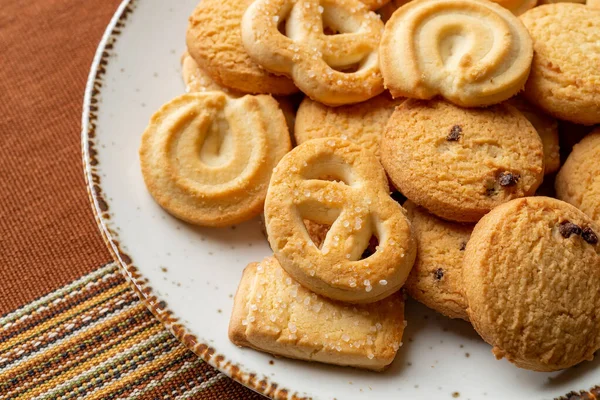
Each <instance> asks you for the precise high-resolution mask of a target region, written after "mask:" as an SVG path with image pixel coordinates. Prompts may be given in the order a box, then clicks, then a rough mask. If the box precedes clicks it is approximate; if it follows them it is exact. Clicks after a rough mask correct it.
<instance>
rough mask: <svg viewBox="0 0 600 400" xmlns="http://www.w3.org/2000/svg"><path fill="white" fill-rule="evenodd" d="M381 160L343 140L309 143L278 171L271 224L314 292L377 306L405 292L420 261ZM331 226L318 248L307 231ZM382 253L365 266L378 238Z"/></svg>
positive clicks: (273, 239)
mask: <svg viewBox="0 0 600 400" xmlns="http://www.w3.org/2000/svg"><path fill="white" fill-rule="evenodd" d="M388 193H389V192H388V182H387V178H386V176H385V172H384V170H383V168H382V167H381V165H380V164H379V162H378V161H377V158H376V157H375V155H374V154H373V153H371V152H369V151H367V150H364V149H362V148H361V147H360V146H358V145H356V144H353V143H351V142H350V141H347V140H343V139H339V138H327V139H314V140H309V141H308V142H305V143H303V144H301V145H300V146H298V147H296V148H295V149H294V150H292V151H291V152H290V153H288V154H287V155H286V156H285V157H284V158H283V159H282V160H281V162H280V163H279V165H278V166H277V170H276V171H274V173H273V177H272V178H271V183H270V184H269V190H268V193H267V200H266V202H265V222H266V228H267V234H268V237H269V243H270V244H271V248H272V249H273V251H274V252H275V256H276V257H277V259H278V260H279V262H280V263H281V265H282V266H283V268H284V269H285V270H286V271H287V272H288V273H289V274H290V275H291V276H292V277H293V278H294V279H296V280H297V281H298V282H299V283H301V284H302V285H303V286H305V287H307V288H309V289H310V290H312V291H313V292H315V293H317V294H320V295H322V296H326V297H329V298H332V299H334V300H341V301H347V302H352V303H370V302H374V301H377V300H380V299H382V298H384V297H387V296H389V295H390V294H392V293H394V292H395V291H397V290H398V289H399V288H400V287H401V286H402V285H403V284H404V281H405V280H406V277H407V276H408V273H409V272H410V269H411V267H412V265H413V262H414V259H415V253H416V248H415V243H414V239H413V237H412V234H411V230H410V223H409V222H408V220H407V219H406V216H405V214H404V213H405V212H404V210H403V209H402V207H401V206H400V205H399V204H398V203H396V202H395V201H394V200H392V198H391V197H390V196H389V194H388ZM303 219H308V220H311V221H314V222H317V223H320V224H327V225H331V228H330V229H329V231H328V232H327V235H326V237H325V241H324V242H323V245H322V246H321V248H318V247H317V246H316V245H315V244H314V243H313V242H312V241H311V240H310V237H309V234H308V233H307V230H306V228H305V227H304V225H303V224H302V220H303ZM373 236H374V237H376V238H377V240H378V242H379V243H378V246H377V248H376V251H375V252H374V253H373V254H372V255H370V256H368V257H367V258H364V259H361V257H362V255H363V252H364V250H365V249H367V247H368V246H369V242H370V241H371V238H372V237H373Z"/></svg>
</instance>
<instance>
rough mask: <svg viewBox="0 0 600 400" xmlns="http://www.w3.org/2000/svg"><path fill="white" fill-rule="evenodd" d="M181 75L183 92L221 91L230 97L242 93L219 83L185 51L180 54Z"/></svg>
mask: <svg viewBox="0 0 600 400" xmlns="http://www.w3.org/2000/svg"><path fill="white" fill-rule="evenodd" d="M181 77H182V78H183V83H184V84H185V92H186V93H191V92H211V91H215V90H216V91H221V92H225V93H227V94H228V95H229V96H232V97H241V96H243V95H244V93H241V92H237V91H235V90H232V89H229V88H227V87H225V86H221V85H219V84H218V83H217V82H215V81H214V80H213V79H212V78H211V77H210V75H208V74H207V73H206V71H204V70H203V69H202V68H200V67H199V66H198V63H197V62H196V61H195V60H194V59H193V58H192V56H190V53H188V52H187V51H185V52H184V53H183V55H182V56H181Z"/></svg>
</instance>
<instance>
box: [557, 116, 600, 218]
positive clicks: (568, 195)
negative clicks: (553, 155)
mask: <svg viewBox="0 0 600 400" xmlns="http://www.w3.org/2000/svg"><path fill="white" fill-rule="evenodd" d="M555 185H556V195H557V197H558V198H559V199H561V200H564V201H566V202H568V203H571V204H573V205H574V206H575V207H577V208H579V209H580V210H581V211H583V212H584V213H586V214H587V215H589V216H590V217H591V218H592V219H593V220H595V221H596V222H597V223H598V224H600V128H596V129H595V130H594V131H592V133H590V134H589V135H588V136H586V137H585V138H583V140H582V141H581V142H579V143H578V144H576V145H575V147H573V151H572V152H571V154H570V155H569V158H567V161H566V162H565V165H563V167H562V168H561V170H560V172H559V173H558V175H557V176H556V183H555Z"/></svg>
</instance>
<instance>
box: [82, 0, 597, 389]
mask: <svg viewBox="0 0 600 400" xmlns="http://www.w3.org/2000/svg"><path fill="white" fill-rule="evenodd" d="M136 3H137V0H123V1H122V2H121V4H120V5H119V7H118V8H117V11H116V12H115V14H114V15H113V17H112V18H111V20H110V22H109V24H108V26H107V27H106V30H105V32H104V34H103V35H102V39H101V40H100V43H99V44H98V48H97V50H96V54H95V56H94V59H93V61H92V65H91V67H90V73H89V75H88V80H87V84H86V87H85V94H84V98H83V109H82V119H81V149H82V159H83V170H84V171H83V172H84V177H85V181H86V189H87V193H88V196H89V200H90V203H91V205H92V211H93V213H94V219H95V220H96V224H97V225H98V228H99V230H100V233H101V235H102V239H103V240H104V243H105V244H106V246H107V248H108V250H109V251H110V253H111V254H112V257H113V258H114V259H115V261H117V264H118V265H119V266H120V267H121V271H122V273H123V275H124V276H125V278H126V279H127V281H128V282H129V284H130V286H131V287H132V288H133V289H134V291H135V292H136V293H137V294H138V296H139V298H140V300H141V301H142V302H143V303H144V304H145V305H146V306H147V307H148V309H149V310H150V311H151V312H152V314H153V315H154V316H155V317H156V318H157V319H158V320H159V321H160V322H161V323H162V324H163V325H164V326H165V327H166V328H168V329H169V331H170V332H171V333H172V334H173V335H174V336H175V337H176V338H177V339H178V340H179V341H180V342H181V343H183V344H184V345H185V346H186V347H187V348H188V349H190V350H191V351H193V352H194V353H195V354H197V355H198V356H199V357H201V358H202V359H203V360H204V361H206V362H207V363H208V364H210V365H211V366H213V367H215V368H217V369H218V370H219V371H221V372H223V373H224V374H226V375H227V376H229V377H230V378H232V379H234V380H236V381H237V382H239V383H241V384H243V385H244V386H246V387H248V388H250V389H252V390H254V391H256V392H258V393H260V394H263V395H265V396H268V397H270V398H273V399H277V400H286V399H290V400H309V399H310V398H309V397H303V396H300V395H298V394H297V393H293V392H290V390H288V389H285V388H280V387H279V385H278V384H277V383H275V382H272V381H269V380H268V379H267V378H266V377H264V378H262V379H258V375H257V373H255V372H252V371H248V370H246V369H244V368H241V367H240V366H239V365H237V364H234V363H232V362H230V361H229V360H227V358H226V357H225V356H223V355H221V354H218V353H217V351H216V349H214V348H213V347H211V346H209V345H208V344H205V343H201V342H200V341H199V340H198V338H197V337H196V336H194V335H193V334H192V333H190V331H189V330H188V329H187V328H186V327H185V325H184V324H182V323H181V322H179V319H178V318H177V317H176V316H175V314H174V313H173V312H172V311H171V310H170V309H169V308H168V306H167V303H166V302H165V301H164V300H161V299H159V298H157V297H156V295H154V294H153V290H152V288H151V287H150V286H149V285H148V279H146V278H144V277H143V276H142V275H141V274H140V273H139V271H138V269H137V267H136V266H135V263H134V261H133V259H132V258H131V256H129V255H128V254H127V253H126V252H124V251H123V250H122V248H121V245H120V243H119V240H118V234H117V233H116V231H115V230H113V229H112V228H110V226H109V223H108V221H109V220H110V214H109V204H108V202H107V200H106V199H105V198H104V196H103V192H102V187H101V180H100V176H99V175H98V174H97V168H96V167H97V166H98V164H99V163H98V160H97V159H96V154H97V151H96V148H95V145H96V143H95V137H96V121H97V119H98V116H97V115H98V114H97V112H98V97H97V96H98V95H99V94H100V91H101V88H102V86H103V81H104V75H105V74H106V66H107V65H108V59H109V57H110V55H111V52H112V50H113V46H114V43H115V42H116V41H117V39H118V37H119V35H120V34H121V30H122V28H124V27H125V23H126V21H127V18H128V16H129V15H130V14H131V13H132V12H133V11H134V10H135V5H136ZM598 393H600V389H599V387H595V388H592V389H590V390H589V391H586V390H582V391H579V392H575V391H573V392H570V393H567V394H566V395H565V396H561V397H558V398H556V399H557V400H562V399H565V400H579V399H581V400H600V396H598Z"/></svg>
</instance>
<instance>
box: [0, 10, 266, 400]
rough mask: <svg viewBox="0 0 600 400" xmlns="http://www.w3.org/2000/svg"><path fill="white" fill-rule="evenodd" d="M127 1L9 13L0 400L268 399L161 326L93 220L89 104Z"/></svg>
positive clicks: (2, 156)
mask: <svg viewBox="0 0 600 400" xmlns="http://www.w3.org/2000/svg"><path fill="white" fill-rule="evenodd" d="M118 3H119V1H118V0H104V1H76V0H51V1H43V2H42V1H37V2H23V1H18V0H4V1H3V2H2V5H1V6H0V315H3V316H2V317H0V399H2V398H24V399H30V398H34V397H36V396H40V397H41V398H44V397H45V398H57V397H58V396H64V397H65V398H79V397H84V396H86V397H90V398H117V397H118V398H129V397H139V398H161V399H163V398H175V397H177V396H180V397H178V398H199V399H246V398H261V397H260V396H258V395H256V394H254V393H253V392H251V391H249V390H248V389H245V388H243V387H242V386H240V385H238V384H237V383H235V382H233V381H231V380H230V379H229V378H227V377H225V376H223V375H222V374H220V373H219V372H218V371H215V370H213V369H212V368H211V367H210V366H208V365H207V364H205V363H204V362H202V361H201V360H199V359H198V358H197V357H196V356H195V355H194V354H193V353H191V352H189V351H187V350H186V349H185V348H184V347H183V346H182V345H180V344H179V343H178V342H177V341H175V340H174V338H173V337H172V336H171V335H170V334H169V333H168V332H167V331H166V330H164V328H163V327H162V326H161V325H160V324H159V323H158V322H157V321H156V320H154V319H153V317H152V316H151V314H150V313H149V312H148V311H147V310H146V309H145V307H144V306H143V305H142V304H141V303H140V302H139V301H138V300H137V298H136V297H135V295H134V293H133V291H132V290H131V289H130V288H129V287H128V286H127V284H126V283H125V281H124V280H123V278H122V277H121V276H120V274H119V273H118V269H117V267H116V266H115V265H114V263H112V262H111V261H112V260H111V256H110V254H109V253H108V251H107V250H106V248H105V246H104V243H103V241H102V239H101V237H100V234H99V233H98V230H97V227H96V224H95V222H94V218H93V216H92V211H91V208H90V205H89V204H88V197H87V193H86V189H85V184H84V178H83V172H82V165H81V150H80V129H81V127H80V119H81V105H82V98H83V92H84V87H85V83H86V79H87V75H88V71H89V67H90V64H91V62H92V58H93V55H94V52H95V50H96V46H97V44H98V42H99V40H100V37H101V36H102V33H103V32H104V28H105V26H106V24H107V23H108V21H109V19H110V17H111V16H112V14H113V12H114V11H115V10H116V8H117V5H118ZM36 299H37V300H36ZM34 300H35V301H34ZM61 398H62V397H61Z"/></svg>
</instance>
